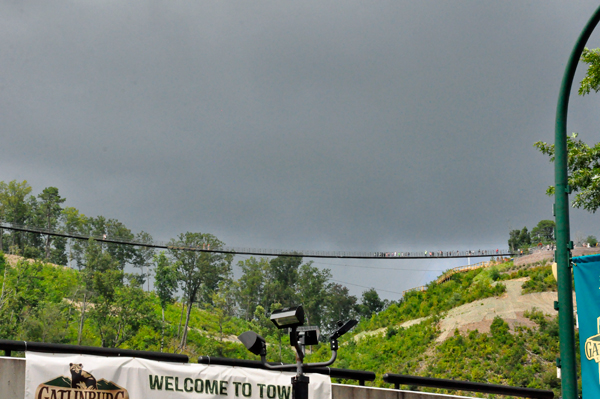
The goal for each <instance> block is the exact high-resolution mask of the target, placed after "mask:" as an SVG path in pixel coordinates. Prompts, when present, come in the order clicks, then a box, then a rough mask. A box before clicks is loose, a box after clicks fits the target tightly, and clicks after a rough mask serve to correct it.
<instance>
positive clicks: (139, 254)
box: [133, 231, 154, 291]
mask: <svg viewBox="0 0 600 399" xmlns="http://www.w3.org/2000/svg"><path fill="white" fill-rule="evenodd" d="M135 241H137V242H141V243H143V244H152V243H153V242H154V240H153V239H152V236H151V235H150V233H146V232H145V231H140V232H139V233H138V234H136V236H135ZM153 259H154V248H151V247H138V248H137V249H136V251H135V257H134V260H133V266H135V267H139V268H140V270H141V275H140V283H141V284H142V286H143V284H144V282H145V281H144V280H148V291H150V268H149V266H150V264H151V263H152V260H153ZM144 268H145V269H146V271H145V272H144Z"/></svg>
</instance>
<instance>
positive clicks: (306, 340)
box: [296, 326, 321, 346]
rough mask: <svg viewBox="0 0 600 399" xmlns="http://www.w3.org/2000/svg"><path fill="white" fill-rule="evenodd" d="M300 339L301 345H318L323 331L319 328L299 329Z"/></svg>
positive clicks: (307, 327)
mask: <svg viewBox="0 0 600 399" xmlns="http://www.w3.org/2000/svg"><path fill="white" fill-rule="evenodd" d="M296 331H298V338H299V339H300V345H303V346H307V345H318V344H319V338H320V337H321V330H319V327H317V326H306V327H298V328H297V329H296Z"/></svg>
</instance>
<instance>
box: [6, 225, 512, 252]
mask: <svg viewBox="0 0 600 399" xmlns="http://www.w3.org/2000/svg"><path fill="white" fill-rule="evenodd" d="M0 229H4V230H12V231H21V232H25V233H34V234H43V235H49V236H53V237H64V238H71V239H76V240H85V241H88V240H90V239H92V240H95V241H98V242H105V243H111V244H122V245H132V246H137V247H147V248H156V249H167V250H179V251H196V252H212V253H223V254H233V255H256V256H292V257H303V258H336V259H444V258H484V257H487V258H489V257H492V256H494V257H512V256H513V255H514V254H513V253H512V252H510V251H509V250H508V249H506V248H504V249H477V250H463V251H441V250H439V251H426V250H423V251H413V250H409V251H384V252H382V251H315V250H297V249H294V250H284V249H267V248H248V247H234V246H228V245H223V246H220V247H213V248H211V247H210V246H209V247H206V246H204V247H190V246H182V245H179V244H178V243H176V242H172V241H171V242H162V241H151V242H142V241H136V240H132V239H126V238H122V237H110V236H106V235H101V236H97V235H91V234H81V233H78V232H72V231H61V230H54V229H47V228H43V227H37V226H24V225H18V224H15V223H9V222H4V221H0Z"/></svg>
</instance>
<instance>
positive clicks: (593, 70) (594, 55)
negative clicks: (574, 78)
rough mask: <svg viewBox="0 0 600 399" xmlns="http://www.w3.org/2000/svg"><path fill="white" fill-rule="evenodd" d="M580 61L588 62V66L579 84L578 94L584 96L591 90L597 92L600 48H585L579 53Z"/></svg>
mask: <svg viewBox="0 0 600 399" xmlns="http://www.w3.org/2000/svg"><path fill="white" fill-rule="evenodd" d="M581 62H585V63H586V64H589V67H588V70H587V72H586V74H585V78H583V80H582V81H581V85H580V86H579V95H580V96H585V95H586V94H590V91H592V90H594V91H595V92H596V93H597V92H598V91H599V90H600V49H598V48H597V49H592V50H590V49H588V48H585V49H584V50H583V53H582V54H581Z"/></svg>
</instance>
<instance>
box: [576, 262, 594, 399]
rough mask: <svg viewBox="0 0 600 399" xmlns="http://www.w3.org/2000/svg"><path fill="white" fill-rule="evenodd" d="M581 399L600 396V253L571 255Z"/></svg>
mask: <svg viewBox="0 0 600 399" xmlns="http://www.w3.org/2000/svg"><path fill="white" fill-rule="evenodd" d="M573 274H574V276H575V293H576V296H577V316H578V320H579V351H580V353H581V381H582V386H583V397H584V398H600V369H599V367H600V366H599V365H600V255H589V256H579V257H575V258H573Z"/></svg>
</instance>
